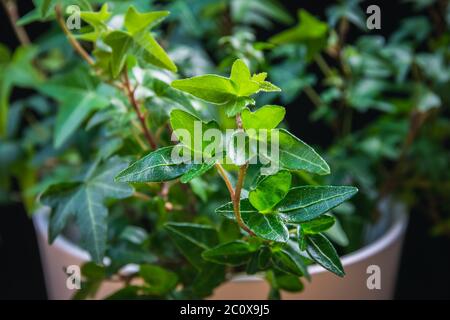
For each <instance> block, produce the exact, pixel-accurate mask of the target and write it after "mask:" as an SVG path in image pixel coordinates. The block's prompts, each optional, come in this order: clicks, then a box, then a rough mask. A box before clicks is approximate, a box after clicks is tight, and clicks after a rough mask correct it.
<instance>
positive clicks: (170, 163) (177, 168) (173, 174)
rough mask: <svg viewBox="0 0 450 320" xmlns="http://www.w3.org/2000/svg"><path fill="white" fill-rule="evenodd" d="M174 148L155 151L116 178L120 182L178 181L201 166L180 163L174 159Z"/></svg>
mask: <svg viewBox="0 0 450 320" xmlns="http://www.w3.org/2000/svg"><path fill="white" fill-rule="evenodd" d="M173 148H174V147H172V146H170V147H164V148H161V149H158V150H156V151H153V152H151V153H149V154H148V155H146V156H145V157H143V158H142V159H139V160H137V161H136V162H134V163H132V164H131V165H130V166H129V167H128V168H126V169H125V170H123V171H122V172H120V173H119V174H118V175H117V176H116V181H119V182H161V181H168V180H173V179H176V178H178V177H180V176H182V175H183V174H185V173H186V172H188V171H190V170H193V168H200V167H201V166H202V165H201V164H191V163H189V164H186V163H178V162H175V161H174V160H173V159H172V151H173Z"/></svg>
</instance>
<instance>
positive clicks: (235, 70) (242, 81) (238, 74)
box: [230, 59, 259, 96]
mask: <svg viewBox="0 0 450 320" xmlns="http://www.w3.org/2000/svg"><path fill="white" fill-rule="evenodd" d="M230 79H231V80H232V81H233V84H234V85H235V87H236V93H237V96H251V95H252V94H254V93H256V92H258V91H259V83H258V82H256V81H253V80H252V79H251V78H250V70H249V69H248V67H247V65H246V64H245V63H244V61H242V60H241V59H237V60H236V61H235V62H234V63H233V66H232V67H231V74H230Z"/></svg>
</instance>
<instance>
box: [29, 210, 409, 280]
mask: <svg viewBox="0 0 450 320" xmlns="http://www.w3.org/2000/svg"><path fill="white" fill-rule="evenodd" d="M391 210H392V212H393V213H392V217H393V219H392V222H391V225H390V227H389V228H388V229H387V231H386V232H385V233H384V234H383V235H382V236H380V237H379V238H378V239H376V240H375V241H374V242H372V243H370V244H368V245H365V246H363V247H362V248H360V249H358V250H356V251H353V252H351V253H349V254H346V255H344V256H342V257H341V261H342V265H343V266H344V267H346V266H350V265H352V264H355V263H358V262H360V261H363V260H364V259H366V258H367V257H369V256H373V255H375V254H377V253H379V252H381V251H383V250H384V249H385V248H387V247H389V246H390V245H391V244H392V243H393V242H394V241H395V240H397V239H399V238H400V237H401V236H402V235H403V233H404V232H405V230H406V227H407V222H408V215H407V214H406V212H405V208H404V206H402V205H401V204H398V203H396V204H392V207H391ZM49 212H50V208H48V207H43V208H41V209H39V210H38V211H37V212H36V213H35V214H34V215H33V217H32V219H33V224H34V225H35V228H36V230H37V232H38V233H39V234H41V235H43V236H44V238H45V239H48V235H47V230H48V213H49ZM51 246H53V247H56V248H57V249H59V250H62V251H65V252H70V254H72V255H73V256H75V257H76V258H77V259H79V260H86V261H87V260H90V256H89V254H88V253H87V251H85V250H83V249H81V248H80V247H78V246H77V245H76V244H74V243H73V242H71V241H70V240H68V239H67V238H66V237H64V236H63V235H60V236H58V237H57V238H56V239H55V241H54V242H53V244H52V245H51ZM135 267H137V266H134V265H128V266H126V267H124V268H123V269H122V271H123V272H124V273H127V272H129V271H134V269H135ZM308 271H309V273H310V274H311V275H314V274H320V273H323V272H328V271H327V270H326V269H325V268H323V267H322V266H320V265H318V264H313V265H310V266H308ZM261 278H262V277H261V276H258V275H246V274H236V275H234V276H233V279H232V280H233V281H260V280H261Z"/></svg>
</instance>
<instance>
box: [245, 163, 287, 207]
mask: <svg viewBox="0 0 450 320" xmlns="http://www.w3.org/2000/svg"><path fill="white" fill-rule="evenodd" d="M291 179H292V176H291V173H290V172H289V171H279V172H277V173H276V174H274V175H271V176H265V177H263V178H262V179H261V180H260V181H259V182H258V184H257V185H256V188H255V189H254V190H251V191H250V193H249V196H248V198H249V200H250V203H251V204H252V206H253V207H254V208H256V209H257V210H258V211H259V212H261V213H269V212H271V211H272V208H273V207H274V206H275V205H276V204H277V203H279V202H280V201H281V200H282V199H283V198H284V197H285V196H286V194H287V193H288V191H289V188H290V187H291Z"/></svg>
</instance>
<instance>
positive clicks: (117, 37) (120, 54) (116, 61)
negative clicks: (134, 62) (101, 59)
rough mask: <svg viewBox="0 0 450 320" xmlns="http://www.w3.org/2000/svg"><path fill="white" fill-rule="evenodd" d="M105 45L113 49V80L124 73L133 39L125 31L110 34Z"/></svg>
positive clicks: (111, 63)
mask: <svg viewBox="0 0 450 320" xmlns="http://www.w3.org/2000/svg"><path fill="white" fill-rule="evenodd" d="M104 41H105V43H106V44H107V45H108V46H110V47H111V49H112V53H111V60H110V61H111V62H110V66H111V74H112V76H113V78H117V77H118V76H119V74H120V73H121V72H122V69H123V67H124V65H125V61H126V59H127V54H128V51H129V49H130V48H131V46H132V45H133V38H131V37H130V35H129V34H128V33H126V32H123V31H113V32H110V33H109V34H108V35H107V36H106V37H105V39H104Z"/></svg>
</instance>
